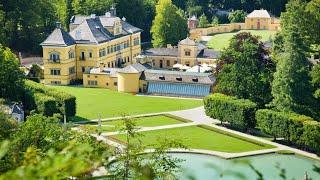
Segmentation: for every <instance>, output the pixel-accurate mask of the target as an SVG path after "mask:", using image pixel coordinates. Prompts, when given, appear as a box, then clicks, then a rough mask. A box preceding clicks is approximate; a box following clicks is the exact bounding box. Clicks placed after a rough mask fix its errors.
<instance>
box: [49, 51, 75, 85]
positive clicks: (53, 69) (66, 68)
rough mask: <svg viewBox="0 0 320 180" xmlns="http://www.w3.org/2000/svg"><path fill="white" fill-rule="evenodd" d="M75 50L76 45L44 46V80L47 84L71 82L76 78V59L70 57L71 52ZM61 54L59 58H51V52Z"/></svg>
mask: <svg viewBox="0 0 320 180" xmlns="http://www.w3.org/2000/svg"><path fill="white" fill-rule="evenodd" d="M74 51H75V46H74V45H73V46H69V47H46V46H44V47H43V63H44V82H45V84H70V82H71V81H72V80H74V79H76V73H75V71H73V70H72V69H75V67H76V59H75V58H72V57H71V58H70V57H69V52H70V53H72V52H74ZM52 53H56V54H58V55H59V57H60V58H59V60H57V61H52V60H50V54H52Z"/></svg>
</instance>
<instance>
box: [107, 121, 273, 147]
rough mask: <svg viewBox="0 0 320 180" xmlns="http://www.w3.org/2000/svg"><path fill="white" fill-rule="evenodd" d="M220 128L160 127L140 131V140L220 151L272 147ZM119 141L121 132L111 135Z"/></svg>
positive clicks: (148, 143)
mask: <svg viewBox="0 0 320 180" xmlns="http://www.w3.org/2000/svg"><path fill="white" fill-rule="evenodd" d="M220 131H221V130H217V131H213V130H209V129H205V128H201V127H198V126H187V127H180V128H173V129H162V130H155V131H145V132H142V134H143V136H141V137H140V138H141V140H142V142H143V143H145V145H151V144H155V143H156V142H157V139H159V138H164V137H167V138H173V139H176V140H179V141H182V143H184V144H185V145H186V146H187V147H188V148H191V149H205V150H213V151H221V152H230V153H233V152H246V151H254V150H261V149H267V148H272V147H273V146H271V145H267V144H262V143H258V142H255V141H252V140H246V139H245V138H243V137H241V138H238V136H236V135H233V136H230V134H227V133H225V132H223V133H221V132H220ZM112 137H113V138H116V139H118V140H120V141H124V139H125V136H124V135H123V134H120V135H116V136H112Z"/></svg>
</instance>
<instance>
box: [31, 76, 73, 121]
mask: <svg viewBox="0 0 320 180" xmlns="http://www.w3.org/2000/svg"><path fill="white" fill-rule="evenodd" d="M25 88H26V93H25V104H26V105H27V107H29V106H30V107H31V108H29V109H32V107H33V106H32V104H30V99H31V100H32V96H33V94H34V93H42V94H45V95H46V96H49V97H51V98H54V99H55V100H56V101H57V103H56V105H55V107H52V108H56V109H58V110H59V111H58V112H60V113H61V114H65V115H66V116H68V117H70V116H74V115H75V114H76V98H75V97H74V96H72V95H70V94H68V93H65V92H63V91H59V90H57V89H54V88H50V87H46V86H44V85H42V84H39V83H36V82H33V81H29V80H26V81H25ZM30 95H31V97H30ZM41 112H43V111H41Z"/></svg>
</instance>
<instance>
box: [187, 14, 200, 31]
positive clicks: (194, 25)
mask: <svg viewBox="0 0 320 180" xmlns="http://www.w3.org/2000/svg"><path fill="white" fill-rule="evenodd" d="M198 25H199V20H198V18H197V17H196V16H192V17H191V18H188V28H189V29H195V28H197V27H198Z"/></svg>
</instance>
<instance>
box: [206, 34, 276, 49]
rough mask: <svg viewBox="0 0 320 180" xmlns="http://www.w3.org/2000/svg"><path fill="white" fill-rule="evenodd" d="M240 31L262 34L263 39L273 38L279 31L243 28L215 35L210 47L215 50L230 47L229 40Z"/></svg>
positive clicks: (209, 43) (209, 44)
mask: <svg viewBox="0 0 320 180" xmlns="http://www.w3.org/2000/svg"><path fill="white" fill-rule="evenodd" d="M240 32H250V33H251V34H253V35H256V36H260V37H261V41H263V42H265V41H268V40H269V39H270V38H273V37H274V35H275V34H276V32H277V31H268V30H241V31H238V32H233V33H222V34H216V35H213V37H212V39H211V40H210V41H209V42H208V44H207V45H208V47H209V48H211V49H215V50H218V51H220V50H222V49H223V48H226V47H228V45H229V40H230V39H231V38H232V37H233V36H234V35H235V34H237V33H240Z"/></svg>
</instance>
